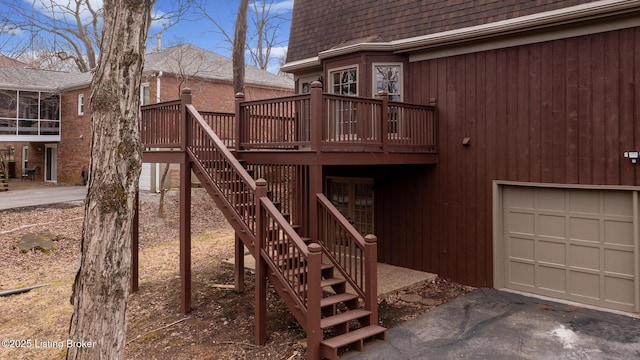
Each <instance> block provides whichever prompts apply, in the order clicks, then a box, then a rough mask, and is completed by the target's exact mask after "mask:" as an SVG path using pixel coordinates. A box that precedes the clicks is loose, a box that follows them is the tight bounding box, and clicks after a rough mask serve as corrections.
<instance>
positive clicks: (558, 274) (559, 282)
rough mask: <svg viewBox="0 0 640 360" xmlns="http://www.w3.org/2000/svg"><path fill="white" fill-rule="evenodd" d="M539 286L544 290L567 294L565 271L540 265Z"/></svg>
mask: <svg viewBox="0 0 640 360" xmlns="http://www.w3.org/2000/svg"><path fill="white" fill-rule="evenodd" d="M537 285H538V287H539V288H540V289H542V290H547V291H554V292H559V293H565V292H566V291H567V284H566V273H565V270H564V269H563V268H557V267H551V266H544V265H540V266H539V268H538V282H537Z"/></svg>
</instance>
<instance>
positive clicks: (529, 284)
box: [509, 261, 535, 290]
mask: <svg viewBox="0 0 640 360" xmlns="http://www.w3.org/2000/svg"><path fill="white" fill-rule="evenodd" d="M509 280H510V282H512V283H513V284H514V285H516V286H518V285H520V286H521V287H520V288H519V289H520V290H522V287H526V288H534V286H535V285H534V284H535V266H534V265H533V264H525V263H522V262H515V261H514V262H513V263H512V264H511V266H510V272H509Z"/></svg>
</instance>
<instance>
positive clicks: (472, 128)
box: [376, 28, 640, 286]
mask: <svg viewBox="0 0 640 360" xmlns="http://www.w3.org/2000/svg"><path fill="white" fill-rule="evenodd" d="M634 54H635V55H634ZM639 55H640V29H638V28H636V29H627V30H619V31H611V32H607V33H600V34H595V35H588V36H581V37H578V38H570V39H565V40H556V41H550V42H544V43H538V44H532V45H526V46H519V47H512V48H505V49H498V50H491V51H485V52H478V53H472V54H467V55H460V56H455V57H449V58H441V59H435V60H428V61H422V62H418V63H412V64H410V67H409V69H408V73H407V76H408V78H409V79H418V81H413V82H412V83H411V84H409V87H408V88H407V89H408V91H406V94H407V98H406V101H407V102H418V103H428V102H429V99H430V98H437V101H438V102H437V111H438V119H439V134H438V136H439V158H438V165H436V166H433V167H428V168H426V167H425V168H422V169H420V170H416V171H414V172H412V173H411V174H399V176H397V177H395V176H394V179H391V180H390V181H391V183H390V184H389V185H391V186H393V187H394V188H396V189H399V190H398V193H396V195H395V196H393V197H384V198H382V199H376V204H380V205H379V207H378V209H382V210H381V211H383V212H384V214H385V215H384V217H383V218H384V219H386V218H387V215H388V216H389V218H390V219H394V220H393V221H392V220H385V221H384V224H386V225H385V226H386V227H385V228H384V229H381V230H382V238H383V239H384V238H386V236H387V234H390V235H391V236H393V237H394V238H396V240H394V241H400V242H404V241H407V240H405V236H404V235H405V233H406V232H410V233H411V234H414V235H412V236H411V237H412V239H411V240H410V243H408V244H407V245H406V246H405V247H404V249H403V250H402V248H400V249H401V250H398V254H397V255H396V254H394V253H393V252H392V253H391V255H389V256H388V257H386V256H387V255H386V254H387V252H388V250H387V248H386V247H385V246H388V245H387V244H383V248H382V256H383V257H385V258H384V259H385V260H389V261H390V262H391V263H392V264H403V265H405V266H409V267H415V268H418V269H423V270H427V271H432V272H435V273H438V274H440V275H443V276H446V277H449V278H451V279H453V280H456V281H461V282H463V283H466V284H471V285H476V286H492V285H493V284H492V282H493V281H492V279H493V275H492V253H493V251H492V231H493V230H492V225H491V224H492V220H493V219H492V195H491V194H492V181H493V180H508V181H522V182H543V183H565V184H600V185H633V186H639V185H640V169H639V167H638V165H634V164H632V163H631V161H629V160H628V159H625V158H624V157H623V153H624V152H625V151H636V150H638V145H640V144H638V143H637V139H640V123H638V121H640V120H636V119H640V108H638V107H637V106H636V105H635V104H636V103H638V102H639V101H640V91H638V90H639V89H638V86H639V82H640V56H639ZM465 137H470V138H471V142H470V146H463V145H462V140H463V138H465ZM385 186H386V185H385ZM400 195H402V196H400ZM414 207H415V210H414V209H413V208H414ZM416 214H417V215H416ZM379 216H382V215H379ZM416 216H418V218H419V219H421V221H420V222H416V221H415V220H410V219H411V218H413V219H416ZM407 219H408V220H407ZM405 225H409V227H410V229H409V230H405V229H404V226H405ZM411 227H413V228H411ZM376 230H377V231H378V228H376ZM383 241H384V240H383ZM393 246H395V245H393ZM403 246H404V245H403ZM420 254H422V255H420ZM416 257H418V259H416Z"/></svg>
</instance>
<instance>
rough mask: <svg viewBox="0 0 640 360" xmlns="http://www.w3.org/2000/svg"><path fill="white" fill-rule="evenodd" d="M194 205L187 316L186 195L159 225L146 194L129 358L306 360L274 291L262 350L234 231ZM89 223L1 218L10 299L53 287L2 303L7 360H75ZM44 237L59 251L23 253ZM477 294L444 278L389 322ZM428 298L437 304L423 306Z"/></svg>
mask: <svg viewBox="0 0 640 360" xmlns="http://www.w3.org/2000/svg"><path fill="white" fill-rule="evenodd" d="M0 196H1V194H0ZM192 197H193V201H192V233H193V240H192V274H193V285H192V286H193V295H192V305H193V310H192V311H191V313H189V314H188V315H186V316H185V315H182V314H180V298H179V294H180V277H179V267H178V253H179V251H178V250H179V247H178V227H179V226H178V225H179V221H178V193H177V192H176V191H170V192H168V194H167V198H166V203H165V204H166V205H165V213H166V216H165V217H164V218H160V217H158V216H157V208H158V199H159V195H156V194H141V210H140V224H141V225H140V291H139V292H137V293H135V294H131V295H130V298H129V308H128V329H127V346H126V353H125V357H126V358H131V359H195V358H197V359H291V360H292V359H304V358H305V334H304V331H303V329H302V328H301V327H300V325H299V324H298V323H297V322H296V320H295V318H294V317H293V315H292V314H291V313H290V312H289V311H288V309H287V307H286V305H285V304H284V302H283V301H282V300H280V298H279V297H278V296H277V294H276V293H275V291H274V290H273V289H270V290H269V293H268V297H269V308H268V312H267V313H268V328H267V334H268V335H267V336H268V339H267V344H266V345H264V346H256V345H254V344H253V339H254V338H253V334H254V325H253V320H254V318H253V309H254V307H253V301H254V298H253V296H254V293H253V272H252V271H250V270H246V271H245V280H246V290H245V292H243V293H236V292H235V291H234V290H233V288H232V285H233V281H234V273H233V267H232V266H231V265H229V264H227V263H225V262H224V260H225V259H229V258H231V257H232V256H233V230H232V229H231V227H230V226H229V225H228V223H227V222H226V220H225V219H224V217H223V216H222V214H221V212H220V211H218V209H217V208H216V207H215V205H214V204H213V201H212V200H211V199H210V198H209V197H208V196H207V194H206V193H205V192H204V190H202V189H194V191H193V195H192ZM82 216H83V207H82V204H67V205H58V206H49V207H41V208H29V209H20V210H14V211H0V264H2V265H0V292H2V291H7V290H11V289H17V288H21V287H26V286H32V285H38V284H47V286H45V287H41V288H39V289H35V290H31V291H29V292H26V293H22V294H19V295H12V296H5V297H0V308H1V309H2V311H1V312H0V340H2V341H3V342H2V347H0V358H2V359H60V358H63V357H64V356H65V353H66V350H65V346H64V345H63V343H65V342H66V340H67V338H68V326H69V320H70V318H71V314H72V311H73V307H72V306H71V304H70V302H69V298H70V296H71V285H72V283H73V278H74V275H75V272H76V270H77V266H78V258H79V257H78V253H79V239H80V233H81V230H82ZM41 232H49V233H51V234H53V235H54V236H53V237H54V239H55V241H54V243H55V248H54V249H53V250H51V251H49V252H42V251H39V250H32V251H28V252H26V253H21V252H20V251H18V250H16V249H15V248H14V246H15V245H16V244H17V243H18V241H20V239H21V237H22V236H23V235H25V234H27V233H41ZM469 290H471V288H469V287H465V286H462V285H459V284H456V283H453V282H449V281H446V280H444V279H440V278H438V279H436V280H435V281H434V282H432V283H428V284H427V283H424V284H420V285H418V286H415V287H413V288H410V289H406V290H403V291H401V292H398V293H394V294H391V295H388V296H385V297H384V298H382V299H380V307H379V317H380V323H381V325H382V326H385V327H387V328H391V327H394V326H396V325H398V324H399V323H401V322H404V321H406V320H409V319H411V318H414V317H416V316H417V315H419V314H421V313H423V312H425V311H429V310H430V309H432V308H433V307H435V306H437V305H439V304H441V303H444V302H446V301H449V300H450V299H452V298H455V297H456V296H459V295H461V294H463V293H464V292H466V291H469ZM412 295H420V296H418V297H416V296H412ZM420 298H426V300H427V301H416V299H420ZM423 300H424V299H423ZM83 340H87V341H97V342H98V343H99V339H83ZM7 341H8V342H7ZM18 344H21V345H23V347H21V348H16V346H15V345H18Z"/></svg>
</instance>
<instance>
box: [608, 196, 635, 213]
mask: <svg viewBox="0 0 640 360" xmlns="http://www.w3.org/2000/svg"><path fill="white" fill-rule="evenodd" d="M603 203H604V214H605V215H622V216H629V215H631V214H633V199H632V197H631V196H629V192H627V191H607V192H604V193H603Z"/></svg>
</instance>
